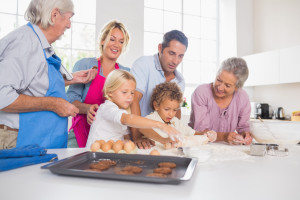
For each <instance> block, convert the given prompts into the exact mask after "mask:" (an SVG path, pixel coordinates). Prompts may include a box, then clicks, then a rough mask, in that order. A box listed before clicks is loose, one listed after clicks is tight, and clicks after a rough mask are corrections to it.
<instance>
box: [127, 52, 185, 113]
mask: <svg viewBox="0 0 300 200" xmlns="http://www.w3.org/2000/svg"><path fill="white" fill-rule="evenodd" d="M130 72H131V73H132V74H133V75H134V77H135V79H136V84H137V85H136V90H137V91H139V92H140V93H142V94H143V97H142V99H141V100H140V108H141V116H143V117H145V116H147V115H149V114H150V113H151V112H153V109H152V108H151V106H150V101H151V96H152V92H153V89H154V88H155V87H156V85H158V84H160V83H164V82H166V77H165V75H164V71H163V69H162V67H161V64H160V62H159V58H158V54H155V55H153V56H142V57H140V58H139V59H137V60H136V61H135V62H134V63H133V65H132V68H131V70H130ZM174 73H175V78H174V79H173V80H171V82H175V83H177V84H178V86H179V87H180V89H181V91H182V93H183V92H184V88H185V82H184V78H183V76H182V74H181V73H180V72H179V71H178V70H175V71H174Z"/></svg>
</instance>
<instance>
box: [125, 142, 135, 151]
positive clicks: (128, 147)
mask: <svg viewBox="0 0 300 200" xmlns="http://www.w3.org/2000/svg"><path fill="white" fill-rule="evenodd" d="M132 143H133V142H132ZM132 143H131V142H129V141H128V142H126V143H125V144H124V150H125V151H126V153H130V152H131V151H132V150H133V149H134V147H133V146H132ZM133 144H134V143H133Z"/></svg>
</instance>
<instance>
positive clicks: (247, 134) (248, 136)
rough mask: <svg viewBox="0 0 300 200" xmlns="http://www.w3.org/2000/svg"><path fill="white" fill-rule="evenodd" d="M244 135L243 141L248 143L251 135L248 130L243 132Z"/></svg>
mask: <svg viewBox="0 0 300 200" xmlns="http://www.w3.org/2000/svg"><path fill="white" fill-rule="evenodd" d="M243 136H244V141H245V143H244V144H245V145H250V144H251V143H252V136H251V134H250V133H249V132H244V133H243Z"/></svg>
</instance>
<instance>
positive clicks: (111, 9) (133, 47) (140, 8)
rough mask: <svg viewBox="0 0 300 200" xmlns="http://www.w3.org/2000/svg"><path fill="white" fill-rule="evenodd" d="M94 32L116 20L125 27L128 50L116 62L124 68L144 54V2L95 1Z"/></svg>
mask: <svg viewBox="0 0 300 200" xmlns="http://www.w3.org/2000/svg"><path fill="white" fill-rule="evenodd" d="M96 7H97V14H96V27H97V28H96V30H97V33H99V32H100V30H101V28H102V27H103V25H105V24H106V23H107V22H109V21H110V20H113V19H116V20H118V21H120V22H122V23H124V25H125V26H126V29H127V30H128V31H129V33H130V38H131V41H130V46H129V49H127V51H126V52H125V54H122V55H121V57H120V58H119V59H118V62H119V63H120V64H122V65H124V66H126V67H131V65H132V63H133V62H134V61H135V60H136V59H137V58H138V57H140V56H142V55H143V52H144V43H143V41H144V1H143V0H109V1H107V0H97V6H96Z"/></svg>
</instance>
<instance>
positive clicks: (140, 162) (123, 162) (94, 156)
mask: <svg viewBox="0 0 300 200" xmlns="http://www.w3.org/2000/svg"><path fill="white" fill-rule="evenodd" d="M106 159H110V160H114V161H116V162H117V165H116V166H113V167H110V168H109V169H108V170H106V171H101V172H96V171H90V170H89V166H90V164H92V163H94V162H98V161H100V160H106ZM160 162H174V163H176V168H174V169H173V171H172V173H171V174H170V175H167V177H165V178H160V177H150V176H146V175H147V174H149V173H152V172H153V169H155V168H157V167H158V163H160ZM197 162H198V160H197V158H185V157H175V156H152V155H142V154H116V153H101V152H89V151H87V152H84V153H81V154H77V155H74V156H71V157H68V158H65V159H62V160H58V161H55V162H53V163H50V164H47V165H44V166H42V167H41V168H42V169H49V170H50V171H51V172H52V173H54V174H59V175H68V176H81V177H91V178H101V179H113V180H122V181H139V182H152V183H166V184H178V183H180V182H181V181H186V180H189V179H190V178H191V177H192V174H193V172H194V169H195V167H196V166H197ZM128 165H133V166H138V167H141V168H142V169H143V171H142V173H140V174H134V175H122V174H117V173H116V172H118V171H120V170H121V169H122V168H123V167H125V166H128Z"/></svg>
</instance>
